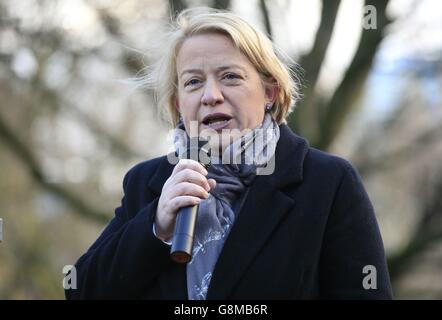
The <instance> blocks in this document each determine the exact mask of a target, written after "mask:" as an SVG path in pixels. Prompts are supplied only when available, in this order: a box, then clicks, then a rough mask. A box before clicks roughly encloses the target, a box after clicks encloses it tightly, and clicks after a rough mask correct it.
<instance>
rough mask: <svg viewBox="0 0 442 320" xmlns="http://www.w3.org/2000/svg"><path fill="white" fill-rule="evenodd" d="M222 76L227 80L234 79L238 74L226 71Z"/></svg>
mask: <svg viewBox="0 0 442 320" xmlns="http://www.w3.org/2000/svg"><path fill="white" fill-rule="evenodd" d="M223 78H224V79H227V80H235V79H238V78H239V76H237V75H236V74H234V73H226V74H225V75H224V77H223Z"/></svg>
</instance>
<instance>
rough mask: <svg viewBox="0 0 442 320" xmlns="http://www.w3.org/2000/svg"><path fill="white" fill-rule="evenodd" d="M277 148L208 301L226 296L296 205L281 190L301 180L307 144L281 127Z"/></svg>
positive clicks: (228, 245) (240, 219)
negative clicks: (273, 168)
mask: <svg viewBox="0 0 442 320" xmlns="http://www.w3.org/2000/svg"><path fill="white" fill-rule="evenodd" d="M278 146H279V147H278V148H277V151H276V155H275V157H276V158H275V161H276V163H275V171H274V173H273V174H272V175H268V176H258V177H257V178H256V180H255V181H254V183H253V184H252V187H251V189H250V191H249V194H248V195H247V199H246V201H245V203H244V205H243V207H242V209H241V211H240V212H239V213H238V216H237V219H236V221H235V223H234V225H233V227H232V230H231V232H230V234H229V236H228V237H227V239H226V242H225V243H224V247H223V249H222V251H221V254H220V256H219V258H218V262H217V264H216V266H215V270H214V271H213V275H212V279H211V283H210V286H209V290H208V294H207V299H227V298H228V297H229V295H230V294H231V292H232V290H233V289H234V287H235V286H236V284H237V283H238V281H239V280H240V279H241V277H242V275H243V274H244V273H245V272H246V271H247V268H248V266H249V265H250V263H252V260H253V258H254V257H255V256H256V255H257V254H258V252H259V250H260V248H261V247H262V246H263V245H264V244H265V243H266V241H267V240H268V239H269V237H270V236H271V234H272V232H273V230H274V229H275V228H276V226H277V225H278V223H279V222H280V221H281V220H282V219H283V218H284V216H285V215H286V214H287V213H289V212H290V211H291V209H292V207H293V205H294V204H295V202H294V200H293V199H292V198H290V197H289V196H287V195H286V194H284V192H282V191H281V189H282V188H283V187H284V186H287V185H294V184H296V183H299V182H300V181H301V180H302V164H303V160H304V157H305V155H306V153H307V151H308V143H307V141H306V140H304V139H302V138H300V137H298V136H296V135H294V134H293V133H292V132H291V131H290V129H289V128H288V127H287V126H286V125H282V126H281V136H280V140H279V141H278Z"/></svg>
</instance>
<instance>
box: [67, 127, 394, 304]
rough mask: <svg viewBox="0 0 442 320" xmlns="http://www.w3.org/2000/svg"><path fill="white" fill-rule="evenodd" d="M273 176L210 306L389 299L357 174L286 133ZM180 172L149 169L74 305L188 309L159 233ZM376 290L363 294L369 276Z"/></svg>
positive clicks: (226, 256) (218, 271)
mask: <svg viewBox="0 0 442 320" xmlns="http://www.w3.org/2000/svg"><path fill="white" fill-rule="evenodd" d="M280 129H281V136H280V140H279V142H278V145H277V149H276V154H275V157H276V158H275V159H276V164H275V172H274V173H273V174H271V175H261V176H257V178H256V180H255V181H254V183H253V185H252V186H251V188H250V190H249V194H248V196H247V198H246V200H245V203H244V205H243V207H242V209H241V211H240V212H239V213H238V216H237V219H236V221H235V223H234V225H233V227H232V229H231V232H230V234H229V236H228V237H227V239H226V241H225V244H224V247H223V250H222V252H221V254H220V256H219V259H218V262H217V264H216V266H215V269H214V272H213V276H212V280H211V283H210V286H209V290H208V293H207V299H323V298H325V299H330V298H331V299H336V298H337V299H340V298H349V299H389V298H391V297H392V291H391V286H390V280H389V275H388V270H387V265H386V259H385V254H384V248H383V243H382V239H381V235H380V232H379V228H378V224H377V222H376V217H375V214H374V211H373V207H372V205H371V203H370V200H369V198H368V196H367V193H366V191H365V189H364V187H363V185H362V182H361V178H360V176H359V175H358V173H357V172H356V171H355V169H354V168H353V167H352V166H351V165H350V164H349V163H348V162H347V161H346V160H343V159H341V158H338V157H336V156H333V155H331V154H327V153H325V152H321V151H319V150H316V149H314V148H311V147H309V145H308V142H307V141H306V140H305V139H303V138H301V137H299V136H297V135H295V134H294V133H293V132H292V131H291V130H290V129H289V127H288V126H287V125H281V126H280ZM172 170H173V166H172V165H170V164H169V163H168V161H167V158H166V156H163V157H159V158H155V159H152V160H149V161H146V162H142V163H140V164H138V165H136V166H135V167H134V168H132V169H131V170H130V171H129V172H128V173H127V174H126V176H125V178H124V181H123V187H124V192H125V195H124V198H123V200H122V204H121V206H120V207H118V208H117V209H116V210H115V217H114V218H113V219H112V221H111V222H110V223H109V225H108V226H107V227H106V229H105V230H104V231H103V233H102V234H101V236H100V237H99V238H98V240H97V241H96V242H95V243H94V244H93V245H92V247H91V248H90V249H89V250H88V251H87V252H86V253H85V254H84V255H83V256H82V257H81V258H80V259H79V260H78V262H77V263H76V269H77V279H78V284H77V286H78V288H77V289H70V290H66V297H67V298H68V299H77V298H85V299H90V298H93V299H95V298H123V299H127V298H128V299H131V298H135V299H137V298H147V299H187V289H186V268H185V266H183V265H179V264H175V263H174V262H172V261H171V260H170V258H169V253H170V247H169V246H168V245H166V244H164V243H163V242H162V241H160V240H159V239H157V238H156V237H155V236H154V235H153V232H152V223H153V220H154V215H155V211H156V207H157V204H158V199H159V195H160V193H161V190H162V187H163V184H164V182H165V181H166V180H167V178H168V177H169V176H170V174H171V173H172ZM367 265H371V266H374V267H375V268H376V271H377V274H376V289H373V288H372V289H364V286H363V280H364V277H366V276H367V275H369V274H370V275H371V276H373V275H374V273H373V272H372V271H371V272H370V273H367V274H366V273H364V272H363V269H364V267H365V266H367ZM373 283H374V282H373V280H372V281H371V284H373Z"/></svg>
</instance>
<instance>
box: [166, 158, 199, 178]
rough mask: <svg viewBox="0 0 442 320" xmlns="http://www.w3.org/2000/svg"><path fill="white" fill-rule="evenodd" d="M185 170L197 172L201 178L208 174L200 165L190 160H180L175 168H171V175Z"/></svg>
mask: <svg viewBox="0 0 442 320" xmlns="http://www.w3.org/2000/svg"><path fill="white" fill-rule="evenodd" d="M186 168H188V169H192V170H194V171H197V172H199V173H201V174H202V175H203V176H206V175H207V174H208V172H207V170H206V168H204V166H203V165H202V164H201V163H199V162H197V161H195V160H192V159H180V161H179V162H178V163H177V165H176V166H175V168H173V171H172V175H175V174H177V173H178V172H180V171H182V170H184V169H186Z"/></svg>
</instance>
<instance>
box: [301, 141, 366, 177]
mask: <svg viewBox="0 0 442 320" xmlns="http://www.w3.org/2000/svg"><path fill="white" fill-rule="evenodd" d="M304 166H305V167H310V168H314V169H315V170H320V171H325V172H329V173H334V174H336V175H338V176H340V177H342V176H343V175H346V174H350V175H355V174H357V170H356V169H355V167H354V166H353V165H352V164H351V163H350V161H349V160H347V159H344V158H342V157H340V156H338V155H335V154H332V153H329V152H325V151H321V150H318V149H315V148H312V147H310V148H309V152H308V153H307V155H306V157H305V163H304Z"/></svg>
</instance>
